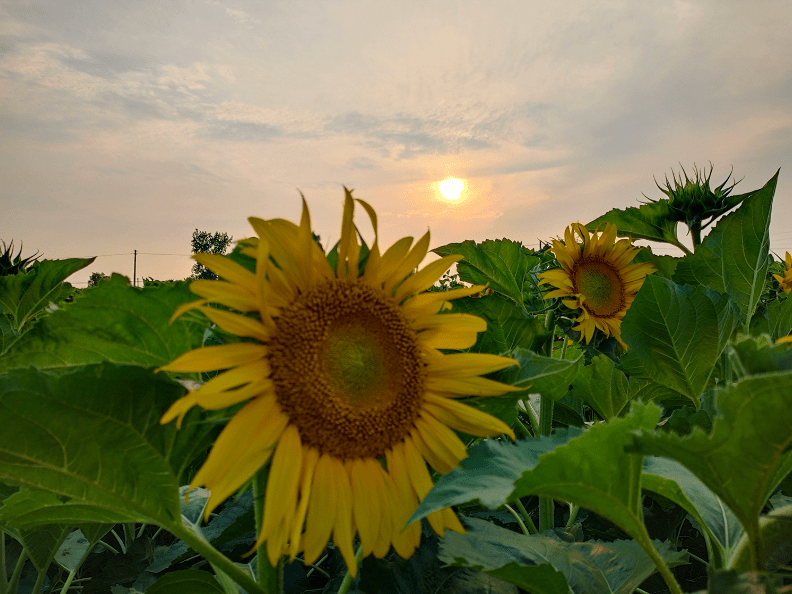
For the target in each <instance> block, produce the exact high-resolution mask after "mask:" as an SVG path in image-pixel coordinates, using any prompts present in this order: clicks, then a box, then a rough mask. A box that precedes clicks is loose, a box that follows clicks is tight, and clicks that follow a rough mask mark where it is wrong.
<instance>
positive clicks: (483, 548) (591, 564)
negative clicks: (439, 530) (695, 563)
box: [438, 518, 687, 594]
mask: <svg viewBox="0 0 792 594" xmlns="http://www.w3.org/2000/svg"><path fill="white" fill-rule="evenodd" d="M465 523H466V524H467V525H468V526H467V527H466V529H467V533H466V534H457V533H455V532H448V533H447V534H446V536H445V538H443V540H442V541H441V542H440V551H439V554H438V556H439V558H440V560H441V561H443V562H445V563H447V564H450V565H462V566H466V567H474V568H476V569H479V570H482V571H485V572H487V573H489V574H491V575H496V576H498V577H501V578H503V579H506V580H508V581H510V582H512V583H514V584H516V585H517V586H519V587H520V588H522V589H523V590H526V591H528V592H532V593H533V592H536V593H545V592H554V593H555V592H559V594H561V593H563V594H567V592H568V588H570V587H571V589H572V591H573V592H575V594H601V593H602V592H610V593H612V594H631V593H632V592H633V591H634V590H635V588H637V587H638V586H639V585H640V584H641V583H642V582H643V581H644V580H646V578H648V577H649V576H650V575H652V574H653V573H654V572H655V565H654V562H653V561H652V560H651V559H650V558H649V557H648V556H647V554H646V553H645V552H644V551H643V550H642V549H641V547H640V546H639V545H638V544H637V543H636V542H635V541H626V540H617V541H615V542H602V541H588V542H573V543H569V542H564V541H562V540H559V539H557V538H551V537H548V536H542V535H531V536H525V535H523V534H518V533H516V532H512V531H511V530H506V529H505V528H500V527H498V526H495V525H493V524H490V523H489V522H485V521H483V520H477V519H474V518H467V519H466V520H465ZM654 544H655V548H656V549H657V550H658V551H659V553H660V555H661V556H662V557H663V560H664V561H665V563H666V564H667V565H668V566H669V567H673V566H675V565H679V564H681V563H685V562H686V561H687V553H686V552H684V551H682V552H677V551H675V550H674V549H673V548H672V547H671V546H670V545H669V544H668V543H661V542H660V541H654ZM548 565H549V567H548ZM559 573H560V574H561V575H559ZM567 584H568V585H567Z"/></svg>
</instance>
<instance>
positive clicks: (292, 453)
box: [261, 425, 303, 567]
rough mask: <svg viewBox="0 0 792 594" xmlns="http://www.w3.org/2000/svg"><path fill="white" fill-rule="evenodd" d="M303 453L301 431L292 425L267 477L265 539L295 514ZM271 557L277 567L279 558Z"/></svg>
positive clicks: (281, 439) (263, 523) (262, 530)
mask: <svg viewBox="0 0 792 594" xmlns="http://www.w3.org/2000/svg"><path fill="white" fill-rule="evenodd" d="M302 453H303V450H302V443H301V442H300V432H299V431H298V430H297V427H295V426H294V425H289V426H288V427H287V428H286V430H285V431H284V432H283V435H282V436H281V438H280V441H279V442H278V447H277V449H276V450H275V455H274V456H273V458H272V465H271V467H270V472H269V476H268V477H267V493H266V499H265V500H264V501H265V505H264V520H263V522H262V524H261V535H262V536H263V537H264V538H265V539H266V538H268V537H269V535H270V534H271V533H272V531H273V530H274V528H275V527H276V523H277V522H279V521H281V520H284V519H286V520H287V521H288V520H291V519H292V518H293V517H294V510H295V508H296V507H297V488H298V486H299V481H300V468H301V466H302ZM289 532H290V531H289ZM270 561H271V563H272V565H273V567H274V566H275V565H277V563H278V559H277V558H275V559H273V558H271V557H270Z"/></svg>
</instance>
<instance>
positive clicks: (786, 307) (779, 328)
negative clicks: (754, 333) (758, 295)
mask: <svg viewBox="0 0 792 594" xmlns="http://www.w3.org/2000/svg"><path fill="white" fill-rule="evenodd" d="M767 323H768V331H769V332H770V336H771V337H772V338H773V340H778V339H779V338H781V337H782V336H786V335H787V334H789V332H790V331H792V298H789V299H786V300H784V301H781V300H780V299H776V300H775V301H773V302H771V303H770V305H768V306H767Z"/></svg>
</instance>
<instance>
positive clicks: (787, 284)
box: [773, 252, 792, 293]
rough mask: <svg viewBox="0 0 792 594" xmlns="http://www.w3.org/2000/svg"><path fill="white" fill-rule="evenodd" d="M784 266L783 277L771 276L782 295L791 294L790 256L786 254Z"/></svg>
mask: <svg viewBox="0 0 792 594" xmlns="http://www.w3.org/2000/svg"><path fill="white" fill-rule="evenodd" d="M784 263H785V266H784V276H781V275H779V274H774V275H773V276H774V277H775V279H776V280H777V281H778V288H779V289H780V290H781V291H783V292H784V293H789V292H792V255H790V254H789V252H787V253H786V259H785V262H784Z"/></svg>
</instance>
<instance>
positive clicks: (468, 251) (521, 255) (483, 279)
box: [432, 239, 542, 307]
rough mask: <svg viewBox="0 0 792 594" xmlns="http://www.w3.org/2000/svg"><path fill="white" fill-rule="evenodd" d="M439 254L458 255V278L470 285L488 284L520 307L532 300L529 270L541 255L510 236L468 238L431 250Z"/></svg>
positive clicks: (539, 261) (532, 283)
mask: <svg viewBox="0 0 792 594" xmlns="http://www.w3.org/2000/svg"><path fill="white" fill-rule="evenodd" d="M432 251H433V252H434V253H436V254H437V255H438V256H448V255H451V254H461V255H462V256H464V257H465V259H464V260H463V261H462V262H459V263H458V264H457V272H458V274H459V278H460V279H462V280H463V281H465V282H467V283H470V284H473V285H486V284H488V285H489V286H490V287H491V288H492V289H493V290H495V291H497V292H498V293H501V294H502V295H506V296H507V297H509V298H511V299H513V300H514V301H515V302H516V303H517V304H518V305H520V306H521V307H523V306H526V305H528V304H529V303H530V301H531V292H532V288H533V287H535V284H536V283H535V280H534V279H532V277H531V275H530V272H531V270H532V269H533V268H534V267H535V266H537V265H538V264H540V263H541V260H542V259H541V256H539V255H537V254H535V253H534V251H533V250H530V249H528V248H526V247H524V246H523V245H522V244H521V243H519V242H516V241H512V240H510V239H496V240H489V239H488V240H487V241H484V242H482V243H479V244H477V243H476V242H475V241H472V240H467V241H464V242H462V243H449V244H446V245H444V246H441V247H439V248H435V249H434V250H432Z"/></svg>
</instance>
